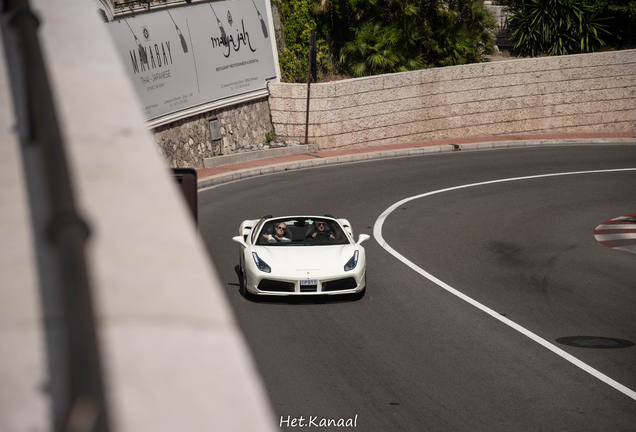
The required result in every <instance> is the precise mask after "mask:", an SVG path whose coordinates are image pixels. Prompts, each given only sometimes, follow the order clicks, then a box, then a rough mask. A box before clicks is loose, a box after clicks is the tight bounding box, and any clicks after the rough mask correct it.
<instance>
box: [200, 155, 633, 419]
mask: <svg viewBox="0 0 636 432" xmlns="http://www.w3.org/2000/svg"><path fill="white" fill-rule="evenodd" d="M634 167H636V146H628V145H622V146H621V145H617V146H611V145H604V146H589V145H588V146H571V147H566V146H562V147H543V148H539V147H537V148H518V149H505V150H491V151H475V152H455V153H450V154H435V155H426V156H417V157H411V158H397V159H386V160H379V161H372V162H363V163H353V164H347V165H339V166H328V167H323V168H317V169H307V170H300V171H290V172H285V173H280V174H275V175H269V176H262V177H257V178H252V179H248V180H243V181H239V182H235V183H229V184H225V185H221V186H218V187H215V188H212V189H208V190H205V191H201V192H200V193H199V226H200V232H201V235H202V236H203V238H204V240H205V242H206V244H207V245H208V249H209V251H210V255H211V257H212V259H213V261H214V263H215V265H216V268H217V271H218V274H219V277H220V278H221V281H222V283H223V284H224V287H225V290H226V293H227V296H228V298H229V300H230V303H231V305H232V307H233V308H234V311H235V315H236V318H237V320H238V323H239V325H240V327H241V329H242V330H243V332H244V334H245V337H246V340H247V342H248V344H249V346H250V348H251V350H252V353H253V355H254V358H255V361H256V364H257V367H258V369H259V371H260V373H261V375H262V377H263V380H264V382H265V385H266V388H267V390H268V392H269V395H270V397H271V401H272V406H273V409H274V412H275V415H276V421H277V423H279V424H282V426H283V427H282V429H283V430H296V429H297V428H298V425H299V423H296V425H297V427H295V428H294V427H291V426H292V424H293V423H292V422H293V420H294V419H296V421H297V422H300V421H301V418H302V421H303V424H305V426H311V427H314V428H316V429H320V430H360V431H552V430H553V431H634V430H636V400H635V399H634V398H632V397H630V396H629V395H626V394H625V393H623V392H621V391H619V390H617V389H616V388H615V387H612V386H611V385H609V384H608V383H607V382H604V381H603V380H601V379H599V378H598V377H596V376H594V375H593V373H590V370H593V371H598V373H599V374H602V376H606V377H608V379H609V380H610V381H612V382H615V383H618V384H619V385H623V386H625V387H626V388H627V389H628V391H629V390H631V391H632V392H633V391H634V390H636V346H631V347H625V348H615V349H598V348H580V347H573V346H568V345H563V344H561V343H559V342H557V341H556V340H557V339H560V338H564V337H573V336H594V337H606V338H615V339H620V340H626V341H631V342H636V313H635V309H636V254H630V253H627V252H623V251H617V250H612V249H610V248H606V247H604V246H602V245H600V244H599V243H598V242H597V241H596V240H595V239H594V228H595V227H596V226H597V225H599V224H601V223H602V222H605V221H606V220H609V219H612V218H614V217H618V216H621V215H626V214H631V213H635V212H636V201H635V199H634V197H636V171H624V172H606V173H580V174H572V175H559V176H549V177H541V178H532V179H524V180H515V181H505V182H499V183H491V184H484V185H480V186H472V187H464V188H459V189H456V190H452V191H447V192H441V193H437V194H434V195H431V196H427V197H422V198H418V199H413V200H411V201H408V202H406V203H404V204H403V205H400V206H398V207H397V208H396V209H395V210H394V211H393V212H392V213H391V214H389V215H388V216H387V217H386V219H385V220H384V224H383V226H382V236H383V238H384V240H385V241H386V243H387V244H388V245H390V247H391V248H393V249H394V250H396V251H397V252H399V253H400V254H401V255H402V256H404V257H405V258H407V259H408V260H410V261H411V262H412V263H413V264H414V265H415V266H418V267H419V268H421V269H423V270H424V271H426V272H428V273H430V274H432V275H433V276H435V277H437V278H439V279H440V280H441V281H443V282H444V283H446V284H448V285H449V286H451V287H452V288H454V289H456V290H458V291H459V292H461V293H463V294H465V295H467V296H469V297H470V298H471V299H474V300H475V301H476V302H479V303H480V304H483V305H484V306H486V307H488V308H490V309H492V310H493V311H495V312H496V314H499V315H501V316H502V317H505V318H506V319H509V320H510V322H512V323H515V324H517V325H519V326H521V327H522V328H523V329H526V330H528V331H530V332H532V333H533V334H535V335H536V338H537V339H538V340H542V341H546V342H547V343H549V344H551V345H553V346H556V347H557V348H559V349H561V350H563V352H565V353H567V354H571V355H572V356H574V357H575V358H576V359H578V360H580V361H582V362H583V364H584V368H581V367H579V366H576V365H575V364H573V363H572V362H571V361H568V360H567V359H566V358H564V357H562V356H560V355H558V354H556V353H554V352H552V351H550V350H549V349H547V348H546V347H544V346H542V345H541V344H540V343H538V342H537V340H533V339H531V338H529V337H527V336H525V335H524V334H522V333H521V332H520V331H518V330H517V329H515V328H512V327H511V326H509V325H506V324H505V323H503V322H501V321H500V320H498V319H495V318H493V317H492V316H490V315H488V314H487V313H485V312H483V311H482V310H480V309H479V308H477V307H475V306H474V305H473V304H470V303H468V302H467V301H465V300H463V299H460V298H458V297H457V296H456V295H454V294H452V293H451V292H449V291H447V290H446V289H443V288H442V287H440V286H439V285H438V284H435V283H433V282H431V281H430V280H428V279H426V278H424V277H423V276H422V275H421V274H419V273H418V272H416V271H414V270H413V269H412V268H409V267H407V266H406V265H405V264H404V263H403V262H402V261H400V260H398V259H397V258H396V257H394V256H393V255H391V254H389V253H388V252H387V251H386V250H385V249H384V248H382V247H381V246H380V244H379V243H378V242H377V241H376V240H375V239H372V240H369V241H368V242H366V243H364V246H365V248H366V250H367V257H368V272H367V283H368V287H367V294H366V296H365V297H363V298H362V299H354V298H341V299H340V298H328V299H316V298H312V299H310V300H304V301H300V300H285V299H280V298H276V299H273V300H262V301H248V300H246V299H244V298H243V297H242V296H241V294H240V293H239V279H238V275H237V265H238V245H236V244H235V243H233V242H232V240H231V238H232V236H234V235H237V231H238V226H239V224H240V222H241V221H242V220H244V219H253V218H260V217H261V216H263V215H266V214H272V215H287V214H300V213H303V214H314V213H315V214H325V213H329V214H333V215H335V216H336V217H345V218H347V219H349V221H350V222H351V223H352V226H353V228H354V234H355V235H356V237H357V235H358V234H361V233H367V234H370V235H373V227H374V225H375V224H376V222H377V221H378V218H379V217H380V215H381V214H382V213H383V212H384V211H385V210H386V209H388V208H389V207H390V206H392V205H393V204H395V203H396V202H398V201H400V200H402V199H405V198H409V197H414V196H417V195H420V194H424V193H428V192H432V191H438V190H442V189H446V188H452V187H459V186H464V185H471V184H474V183H478V182H489V181H493V180H502V179H510V178H518V177H522V176H537V175H543V174H555V173H568V172H581V171H593V170H609V169H621V168H634ZM586 368H589V370H586ZM246 408H248V407H246ZM326 419H335V420H336V421H337V420H339V419H343V421H342V423H343V424H347V422H349V424H351V423H353V422H355V427H349V428H347V427H333V428H321V427H320V422H321V421H323V422H324V421H326ZM310 421H311V422H313V423H312V424H310ZM323 424H324V423H323ZM287 426H289V427H287Z"/></svg>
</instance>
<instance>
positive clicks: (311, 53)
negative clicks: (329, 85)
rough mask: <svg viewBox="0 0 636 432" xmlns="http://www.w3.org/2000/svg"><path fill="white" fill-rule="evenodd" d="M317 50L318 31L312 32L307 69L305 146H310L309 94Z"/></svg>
mask: <svg viewBox="0 0 636 432" xmlns="http://www.w3.org/2000/svg"><path fill="white" fill-rule="evenodd" d="M315 50H316V30H312V31H311V37H310V40H309V65H308V68H307V116H306V118H305V144H308V138H309V94H310V88H311V69H312V65H313V59H314V53H315Z"/></svg>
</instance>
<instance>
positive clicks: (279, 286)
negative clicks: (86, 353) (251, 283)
mask: <svg viewBox="0 0 636 432" xmlns="http://www.w3.org/2000/svg"><path fill="white" fill-rule="evenodd" d="M258 289H259V290H260V291H269V292H294V284H293V283H289V282H280V281H275V280H269V279H263V280H261V282H260V283H259V284H258Z"/></svg>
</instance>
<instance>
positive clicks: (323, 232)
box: [307, 221, 335, 239]
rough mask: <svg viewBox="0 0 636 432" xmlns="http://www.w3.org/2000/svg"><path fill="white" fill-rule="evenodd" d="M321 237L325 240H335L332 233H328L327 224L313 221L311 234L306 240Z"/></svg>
mask: <svg viewBox="0 0 636 432" xmlns="http://www.w3.org/2000/svg"><path fill="white" fill-rule="evenodd" d="M317 237H322V238H325V239H335V237H334V236H333V233H331V232H330V230H329V227H328V226H327V222H322V221H315V222H314V229H313V233H311V234H309V235H308V236H307V238H317Z"/></svg>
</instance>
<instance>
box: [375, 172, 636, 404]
mask: <svg viewBox="0 0 636 432" xmlns="http://www.w3.org/2000/svg"><path fill="white" fill-rule="evenodd" d="M623 171H636V168H624V169H613V170H598V171H577V172H566V173H556V174H542V175H535V176H527V177H514V178H508V179H501V180H493V181H486V182H481V183H473V184H468V185H462V186H455V187H451V188H447V189H440V190H436V191H432V192H427V193H424V194H421V195H416V196H412V197H409V198H405V199H403V200H402V201H399V202H397V203H395V204H393V205H392V206H391V207H389V208H388V209H386V210H385V211H384V213H382V214H381V215H380V217H379V218H378V219H377V220H376V221H375V225H374V226H373V236H374V237H375V239H376V241H377V242H378V243H379V244H380V246H382V247H383V248H384V249H385V250H386V251H387V252H389V253H390V254H391V255H393V256H394V257H396V258H397V259H399V260H400V261H402V262H403V263H404V264H406V265H407V266H409V267H410V268H412V269H413V270H415V271H416V272H417V273H419V274H420V275H422V276H424V277H425V278H426V279H428V280H430V281H431V282H433V283H435V284H437V285H438V286H440V287H441V288H443V289H445V290H446V291H448V292H450V293H451V294H453V295H455V296H457V297H459V298H460V299H462V300H464V301H465V302H467V303H469V304H471V305H473V306H475V307H476V308H478V309H480V310H481V311H483V312H485V313H487V314H488V315H490V316H491V317H493V318H495V319H497V320H499V321H501V322H502V323H504V324H506V325H507V326H509V327H512V328H513V329H515V330H516V331H518V332H519V333H521V334H523V335H525V336H527V337H529V338H530V339H532V340H533V341H535V342H536V343H538V344H539V345H542V346H544V347H545V348H547V349H549V350H550V351H552V352H553V353H555V354H557V355H559V356H561V357H562V358H564V359H565V360H567V361H569V362H570V363H572V364H573V365H575V366H577V367H579V368H581V369H582V370H584V371H585V372H587V373H589V374H590V375H592V376H594V377H596V378H598V379H600V380H601V381H603V382H604V383H606V384H608V385H610V386H612V387H614V388H615V389H616V390H618V391H620V392H621V393H623V394H625V395H627V396H629V397H630V398H632V399H634V400H636V392H635V391H633V390H631V389H629V388H627V387H625V386H624V385H623V384H621V383H619V382H616V381H614V380H613V379H611V378H610V377H608V376H607V375H604V374H602V373H601V372H599V371H597V370H596V369H594V368H593V367H591V366H589V365H587V364H586V363H583V362H582V361H581V360H579V359H577V358H576V357H574V356H572V355H570V354H568V353H567V352H565V351H563V350H562V349H561V348H559V347H557V346H556V345H553V344H552V343H550V342H548V341H547V340H545V339H543V338H541V337H539V336H537V335H536V334H534V333H533V332H531V331H530V330H528V329H526V328H525V327H522V326H520V325H519V324H517V323H515V322H514V321H511V320H509V319H508V318H506V317H504V316H502V315H501V314H500V313H498V312H496V311H494V310H492V309H490V308H489V307H487V306H485V305H483V304H481V303H479V302H478V301H476V300H474V299H472V298H471V297H468V296H467V295H465V294H463V293H462V292H460V291H458V290H456V289H455V288H453V287H452V286H450V285H448V284H447V283H445V282H444V281H441V280H439V279H438V278H436V277H435V276H433V275H432V274H430V273H428V272H427V271H425V270H423V269H421V268H420V267H418V266H417V265H415V264H414V263H412V262H411V261H409V260H408V259H407V258H405V257H404V256H402V255H401V254H400V253H399V252H397V251H396V250H395V249H393V248H392V247H391V246H389V245H388V244H387V242H386V241H384V238H383V237H382V226H383V225H384V221H385V220H386V218H387V217H388V216H389V215H390V214H391V213H393V211H395V209H397V208H398V207H400V206H402V205H404V204H405V203H407V202H409V201H413V200H416V199H420V198H425V197H428V196H431V195H436V194H441V193H444V192H450V191H454V190H459V189H466V188H470V187H477V186H485V185H491V184H495V183H504V182H511V181H519V180H530V179H538V178H545V177H557V176H568V175H577V174H598V173H613V172H623Z"/></svg>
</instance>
